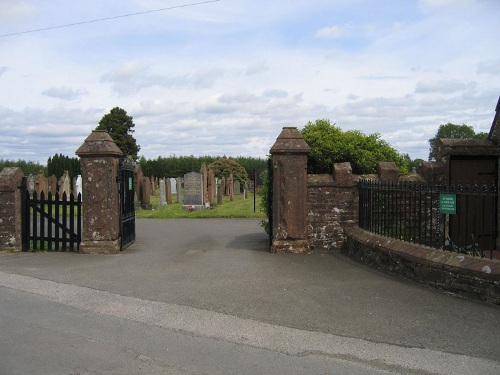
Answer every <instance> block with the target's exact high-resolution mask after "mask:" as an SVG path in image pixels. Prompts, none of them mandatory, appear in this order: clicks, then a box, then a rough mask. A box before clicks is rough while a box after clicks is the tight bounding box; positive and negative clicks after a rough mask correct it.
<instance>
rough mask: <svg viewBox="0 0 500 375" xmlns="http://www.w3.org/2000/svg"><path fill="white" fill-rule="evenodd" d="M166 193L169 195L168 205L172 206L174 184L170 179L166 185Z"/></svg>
mask: <svg viewBox="0 0 500 375" xmlns="http://www.w3.org/2000/svg"><path fill="white" fill-rule="evenodd" d="M165 185H166V186H165V188H166V190H167V191H166V193H167V203H168V204H172V184H171V183H170V179H168V178H167V179H166V183H165Z"/></svg>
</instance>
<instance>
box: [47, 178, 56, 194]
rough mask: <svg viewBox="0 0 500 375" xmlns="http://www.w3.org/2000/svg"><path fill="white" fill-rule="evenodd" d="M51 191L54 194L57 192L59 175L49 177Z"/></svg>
mask: <svg viewBox="0 0 500 375" xmlns="http://www.w3.org/2000/svg"><path fill="white" fill-rule="evenodd" d="M49 191H50V192H51V193H52V194H55V193H56V192H57V177H56V176H54V175H52V176H50V177H49Z"/></svg>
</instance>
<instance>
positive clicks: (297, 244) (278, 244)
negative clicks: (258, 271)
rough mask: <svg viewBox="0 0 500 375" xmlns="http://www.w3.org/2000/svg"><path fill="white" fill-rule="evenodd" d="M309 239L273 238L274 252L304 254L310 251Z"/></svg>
mask: <svg viewBox="0 0 500 375" xmlns="http://www.w3.org/2000/svg"><path fill="white" fill-rule="evenodd" d="M309 250H310V249H309V241H308V240H273V244H272V246H271V252H272V253H293V254H302V253H307V252H309Z"/></svg>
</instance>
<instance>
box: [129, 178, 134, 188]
mask: <svg viewBox="0 0 500 375" xmlns="http://www.w3.org/2000/svg"><path fill="white" fill-rule="evenodd" d="M133 181H134V179H133V178H132V177H129V178H128V190H132V185H133V183H134V182H133Z"/></svg>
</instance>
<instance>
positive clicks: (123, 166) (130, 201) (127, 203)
mask: <svg viewBox="0 0 500 375" xmlns="http://www.w3.org/2000/svg"><path fill="white" fill-rule="evenodd" d="M134 168H135V163H134V161H133V160H131V159H123V160H121V161H120V170H119V173H118V184H119V189H120V236H121V241H120V250H123V249H125V248H126V247H127V246H129V245H131V244H132V243H133V242H134V241H135V207H134Z"/></svg>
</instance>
